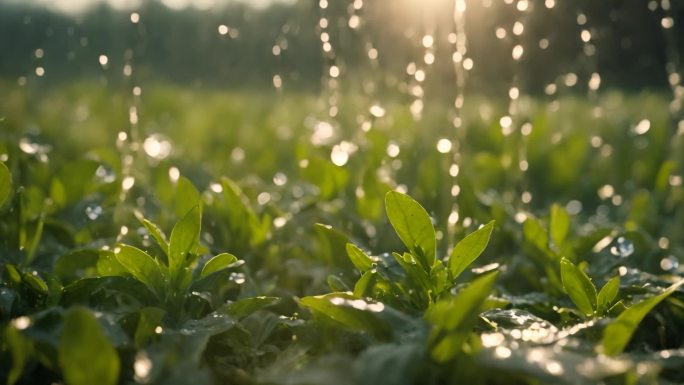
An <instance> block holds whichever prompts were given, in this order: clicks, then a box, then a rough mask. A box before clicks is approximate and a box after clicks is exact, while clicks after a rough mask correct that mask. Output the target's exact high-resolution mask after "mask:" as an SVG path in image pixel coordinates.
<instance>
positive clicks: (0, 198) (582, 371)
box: [0, 82, 684, 385]
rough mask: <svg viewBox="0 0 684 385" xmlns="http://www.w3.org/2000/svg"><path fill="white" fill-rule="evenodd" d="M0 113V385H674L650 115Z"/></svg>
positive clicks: (669, 258) (667, 207)
mask: <svg viewBox="0 0 684 385" xmlns="http://www.w3.org/2000/svg"><path fill="white" fill-rule="evenodd" d="M0 90H2V91H1V93H2V97H1V98H0V117H4V120H2V121H0V160H1V161H2V165H0V262H1V263H2V265H3V268H2V270H1V271H0V274H1V275H0V277H1V280H0V329H1V331H2V333H3V338H2V339H0V357H1V359H0V378H3V379H5V381H6V382H7V383H8V384H15V383H16V384H39V383H46V384H49V383H54V382H58V383H59V382H62V383H66V384H72V385H81V384H83V385H86V384H93V383H101V384H116V383H134V382H138V383H154V384H186V383H191V382H192V383H196V384H202V383H216V384H324V383H325V384H407V385H408V384H460V383H464V384H511V383H519V384H545V383H549V384H551V383H553V384H558V383H567V384H585V383H586V384H596V383H605V384H642V383H643V384H667V383H682V382H684V372H682V370H681V368H682V366H683V365H684V329H682V325H684V291H683V290H682V289H681V288H680V285H681V284H682V283H683V282H684V281H683V279H684V278H683V273H684V270H683V268H682V267H680V262H681V261H682V259H683V258H684V187H683V186H682V174H683V172H684V169H683V167H684V166H683V163H682V162H684V156H683V154H684V143H683V141H682V137H683V133H684V127H683V125H684V124H683V123H681V122H680V123H677V122H673V119H672V117H671V115H670V113H669V112H668V104H669V96H667V95H661V94H657V93H646V92H644V93H640V94H627V93H624V92H617V91H615V92H609V91H607V92H605V93H604V94H602V95H601V96H600V97H599V99H598V100H596V101H592V102H589V101H588V100H587V98H586V97H582V96H577V95H575V96H573V95H566V96H561V97H559V98H557V99H543V98H521V99H519V101H518V102H517V104H516V106H515V108H516V113H515V114H512V115H509V113H508V112H507V111H508V108H509V106H508V104H507V102H503V101H502V102H497V101H493V100H492V99H491V98H488V97H485V96H476V95H474V96H469V97H467V98H466V103H465V108H464V110H463V111H462V121H463V125H462V127H461V128H459V129H455V128H454V127H453V125H452V120H453V117H454V116H453V111H452V108H451V105H452V101H450V100H449V101H445V100H440V99H438V98H432V99H426V100H425V101H424V104H425V108H424V111H423V116H422V118H421V119H419V120H416V119H414V118H413V117H412V115H411V112H410V109H409V107H408V106H409V104H410V101H407V100H405V99H404V97H401V96H388V97H385V98H382V100H383V104H381V105H380V104H373V101H372V100H368V99H367V97H366V96H361V95H357V94H353V93H344V94H342V95H340V96H339V98H338V100H339V103H338V104H337V107H338V109H339V112H338V114H337V115H336V116H335V117H334V118H331V117H330V116H329V115H328V109H329V106H328V105H327V102H326V100H325V99H323V98H315V97H312V96H311V95H310V94H308V93H301V94H299V93H297V92H295V91H291V92H290V91H286V92H285V93H283V94H279V93H276V92H271V91H263V90H262V91H254V90H243V91H230V92H229V91H218V90H199V89H198V90H195V89H188V88H178V87H174V86H170V85H165V84H156V85H149V86H146V87H145V88H144V89H142V90H141V92H140V95H138V96H134V95H132V94H131V93H130V90H122V89H119V88H117V87H116V86H103V85H101V84H94V83H88V82H83V83H78V84H71V85H66V86H61V87H54V88H40V87H32V86H27V87H18V86H13V85H9V83H3V85H2V86H0ZM509 120H510V121H509Z"/></svg>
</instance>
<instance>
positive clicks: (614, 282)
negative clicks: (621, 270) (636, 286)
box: [597, 276, 620, 314]
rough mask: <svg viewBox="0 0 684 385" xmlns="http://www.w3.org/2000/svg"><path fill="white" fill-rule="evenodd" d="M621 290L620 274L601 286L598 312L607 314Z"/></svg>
mask: <svg viewBox="0 0 684 385" xmlns="http://www.w3.org/2000/svg"><path fill="white" fill-rule="evenodd" d="M618 290H620V276H616V277H613V278H612V279H610V280H609V281H608V282H606V284H605V285H603V287H602V288H601V290H600V291H599V293H598V297H597V306H598V308H597V309H598V313H599V314H605V312H606V311H608V308H609V306H610V304H611V303H612V302H613V301H614V300H615V297H617V295H618Z"/></svg>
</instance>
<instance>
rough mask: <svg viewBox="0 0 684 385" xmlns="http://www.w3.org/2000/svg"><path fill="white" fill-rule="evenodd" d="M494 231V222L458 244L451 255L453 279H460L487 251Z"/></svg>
mask: <svg viewBox="0 0 684 385" xmlns="http://www.w3.org/2000/svg"><path fill="white" fill-rule="evenodd" d="M492 230H494V221H491V222H489V223H487V224H486V225H484V226H482V227H481V228H479V229H477V230H476V231H473V232H472V233H470V234H468V236H466V237H465V238H463V239H462V240H461V241H460V242H458V243H457V244H456V246H455V247H454V249H453V250H452V251H451V255H449V270H450V271H451V277H452V278H453V279H456V278H458V276H459V275H461V273H463V272H464V271H465V269H467V268H468V266H470V264H471V263H473V262H474V261H475V260H476V259H477V258H478V257H479V256H480V255H481V254H482V252H483V251H484V250H485V248H486V247H487V245H488V244H489V238H490V237H491V235H492Z"/></svg>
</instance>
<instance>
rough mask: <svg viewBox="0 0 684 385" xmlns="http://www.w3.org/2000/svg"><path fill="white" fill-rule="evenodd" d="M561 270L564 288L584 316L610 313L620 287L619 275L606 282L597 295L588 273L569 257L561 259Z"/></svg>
mask: <svg viewBox="0 0 684 385" xmlns="http://www.w3.org/2000/svg"><path fill="white" fill-rule="evenodd" d="M560 270H561V280H562V282H563V289H564V290H565V292H566V293H567V294H568V296H569V297H570V299H571V300H572V302H573V303H574V304H575V306H577V309H579V311H580V312H581V313H582V314H583V315H584V316H586V317H601V316H605V315H606V314H607V313H608V311H609V310H610V306H611V304H613V301H614V300H615V298H616V297H617V295H618V290H619V289H620V277H619V276H616V277H613V278H611V279H610V280H609V281H608V282H606V284H605V285H604V286H603V287H602V288H601V290H600V291H599V292H598V295H597V294H596V286H594V284H593V283H592V282H591V279H590V278H589V277H588V276H587V274H586V273H585V272H584V271H583V270H582V269H580V268H579V267H577V266H576V265H575V264H573V263H572V262H570V260H568V259H567V258H562V259H561V262H560Z"/></svg>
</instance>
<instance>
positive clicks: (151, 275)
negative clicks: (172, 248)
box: [116, 245, 165, 299]
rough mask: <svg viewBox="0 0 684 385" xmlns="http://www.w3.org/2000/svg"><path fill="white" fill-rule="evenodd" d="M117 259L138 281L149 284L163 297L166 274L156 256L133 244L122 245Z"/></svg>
mask: <svg viewBox="0 0 684 385" xmlns="http://www.w3.org/2000/svg"><path fill="white" fill-rule="evenodd" d="M116 259H117V260H118V261H119V263H120V264H121V265H122V266H123V267H125V268H126V270H128V272H129V273H131V275H133V276H134V277H135V278H136V279H137V280H138V281H140V282H142V283H144V284H145V286H147V287H148V288H149V289H150V291H152V293H154V294H155V295H156V296H157V297H158V298H159V299H161V298H163V295H164V287H165V282H164V281H165V280H164V274H163V272H162V270H161V267H160V266H159V262H157V261H156V260H155V259H154V258H152V257H151V256H150V255H149V254H147V253H146V252H144V251H142V250H140V249H137V248H135V247H133V246H128V245H122V246H120V247H119V251H118V252H117V253H116Z"/></svg>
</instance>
